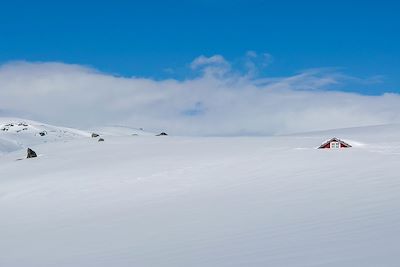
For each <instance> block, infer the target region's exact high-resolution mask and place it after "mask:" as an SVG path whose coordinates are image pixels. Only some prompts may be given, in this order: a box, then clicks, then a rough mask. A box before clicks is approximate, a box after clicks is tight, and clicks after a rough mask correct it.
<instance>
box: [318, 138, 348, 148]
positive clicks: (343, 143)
mask: <svg viewBox="0 0 400 267" xmlns="http://www.w3.org/2000/svg"><path fill="white" fill-rule="evenodd" d="M331 142H339V143H340V144H342V145H344V146H345V147H351V145H350V144H348V143H346V142H345V141H342V140H340V139H339V138H336V137H333V138H331V139H329V140H328V141H325V142H324V143H323V144H322V145H320V146H319V147H318V148H324V147H325V146H326V145H327V144H329V143H331Z"/></svg>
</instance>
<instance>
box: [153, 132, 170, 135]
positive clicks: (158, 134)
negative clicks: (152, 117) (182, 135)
mask: <svg viewBox="0 0 400 267" xmlns="http://www.w3.org/2000/svg"><path fill="white" fill-rule="evenodd" d="M166 135H168V134H167V133H164V132H162V133H159V134H157V135H156V136H166Z"/></svg>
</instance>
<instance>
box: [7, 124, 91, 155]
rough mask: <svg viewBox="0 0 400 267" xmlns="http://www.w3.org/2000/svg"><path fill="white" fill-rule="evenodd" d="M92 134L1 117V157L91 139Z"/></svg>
mask: <svg viewBox="0 0 400 267" xmlns="http://www.w3.org/2000/svg"><path fill="white" fill-rule="evenodd" d="M89 136H90V133H88V132H85V131H81V130H76V129H71V128H66V127H57V126H52V125H48V124H44V123H40V122H36V121H31V120H24V119H19V118H4V117H0V155H1V154H2V153H5V152H10V151H15V150H18V149H21V148H26V147H27V146H33V145H37V144H42V143H47V142H59V141H69V140H73V139H78V138H82V137H89Z"/></svg>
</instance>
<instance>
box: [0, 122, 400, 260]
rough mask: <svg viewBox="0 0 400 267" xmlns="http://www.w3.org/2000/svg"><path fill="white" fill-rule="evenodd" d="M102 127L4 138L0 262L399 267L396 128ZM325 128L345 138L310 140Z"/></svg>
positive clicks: (399, 133)
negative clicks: (224, 132)
mask: <svg viewBox="0 0 400 267" xmlns="http://www.w3.org/2000/svg"><path fill="white" fill-rule="evenodd" d="M108 133H109V134H108V135H107V136H106V137H105V142H98V141H97V139H95V138H89V137H87V138H86V137H84V136H85V134H82V135H83V136H82V137H81V138H69V139H68V140H67V141H66V142H64V141H63V142H46V143H42V144H40V143H38V142H36V143H34V144H33V145H34V146H33V147H32V148H33V149H34V150H35V151H36V152H37V153H38V154H39V157H38V158H35V159H25V160H16V159H19V158H23V157H24V156H25V153H26V151H25V150H24V149H22V150H21V149H19V150H15V149H11V148H8V147H7V144H6V141H3V146H2V147H0V150H1V148H3V152H9V151H12V152H9V153H5V154H3V155H2V156H0V266H5V267H15V266H18V267H27V266H29V267H36V266H37V267H47V266H55V267H65V266H71V267H72V266H73V267H77V266H82V267H89V266H96V267H102V266H104V267H105V266H107V267H108V266H121V267H125V266H126V267H127V266H129V267H130V266H279V267H281V266H284V267H291V266H296V267H297V266H299V267H300V266H304V267H306V266H307V267H309V266H341V267H343V266H349V267H350V266H351V267H354V266H363V267H364V266H371V267H372V266H374V267H376V266H378V267H381V266H384V267H386V266H393V267H394V266H396V267H397V266H400V256H399V254H400V248H399V247H400V227H399V226H400V194H399V192H400V174H399V170H400V167H399V162H400V126H399V125H389V126H377V127H364V128H354V129H344V130H334V131H326V132H319V133H309V134H301V135H292V136H280V137H229V138H222V137H219V138H211V137H208V138H200V137H190V138H189V137H171V136H167V137H164V136H161V137H156V136H153V135H143V136H132V135H123V134H118V136H113V135H112V134H111V131H108ZM119 133H120V132H119ZM3 135H4V134H3ZM333 136H336V137H338V138H342V139H344V140H345V141H347V142H349V143H350V144H352V145H353V146H354V147H353V148H349V149H341V150H317V149H315V148H316V147H318V146H319V145H320V144H321V143H322V142H323V141H325V140H326V139H328V138H331V137H333ZM3 137H4V136H3ZM1 138H2V135H1V133H0V140H5V139H4V138H3V139H1ZM7 138H8V139H7V140H10V137H7ZM11 141H12V140H11ZM11 143H12V142H11ZM0 144H1V143H0ZM4 144H5V145H4ZM19 145H20V146H21V148H23V147H22V146H23V145H26V143H24V144H23V145H21V143H20V144H19ZM13 150H15V151H13Z"/></svg>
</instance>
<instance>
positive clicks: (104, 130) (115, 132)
mask: <svg viewBox="0 0 400 267" xmlns="http://www.w3.org/2000/svg"><path fill="white" fill-rule="evenodd" d="M91 132H93V133H97V134H100V135H102V136H136V135H143V136H149V135H155V134H154V133H151V132H146V131H144V130H143V129H137V128H131V127H127V126H104V127H97V128H94V129H91Z"/></svg>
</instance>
